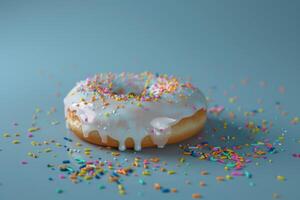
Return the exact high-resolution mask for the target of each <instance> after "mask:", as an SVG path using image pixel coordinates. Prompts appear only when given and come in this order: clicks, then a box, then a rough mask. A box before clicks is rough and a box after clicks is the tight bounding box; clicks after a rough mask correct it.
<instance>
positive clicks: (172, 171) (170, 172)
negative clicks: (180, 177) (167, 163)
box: [168, 170, 176, 175]
mask: <svg viewBox="0 0 300 200" xmlns="http://www.w3.org/2000/svg"><path fill="white" fill-rule="evenodd" d="M168 174H169V175H172V174H176V172H175V171H174V170H169V171H168Z"/></svg>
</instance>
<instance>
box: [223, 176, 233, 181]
mask: <svg viewBox="0 0 300 200" xmlns="http://www.w3.org/2000/svg"><path fill="white" fill-rule="evenodd" d="M225 178H226V179H227V180H231V179H232V178H233V177H232V176H230V175H226V176H225Z"/></svg>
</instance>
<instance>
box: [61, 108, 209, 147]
mask: <svg viewBox="0 0 300 200" xmlns="http://www.w3.org/2000/svg"><path fill="white" fill-rule="evenodd" d="M206 119H207V115H206V110H204V109H200V110H198V111H196V112H195V113H194V114H193V115H192V116H189V117H186V118H183V119H181V120H180V121H179V122H177V123H176V124H174V125H173V126H172V127H171V136H170V137H169V139H168V142H167V144H174V143H178V142H180V141H183V140H186V139H188V138H190V137H192V136H194V135H196V134H197V133H199V132H200V131H201V130H202V129H203V127H204V124H205V122H206ZM66 120H67V123H68V126H69V129H70V130H71V131H72V132H73V133H74V134H75V135H76V136H77V137H79V138H80V139H82V140H85V141H87V142H89V143H92V144H96V145H101V146H109V147H118V146H119V142H118V141H117V140H115V139H113V138H111V137H109V136H108V138H107V142H106V143H103V142H102V140H101V137H100V136H99V134H98V132H97V131H93V132H90V133H89V135H88V136H87V137H84V135H83V132H82V129H81V122H80V120H79V117H78V116H77V115H76V113H74V112H72V111H70V110H69V111H68V115H67V118H66ZM125 145H126V148H133V147H134V140H133V139H132V138H127V140H126V141H125ZM141 146H142V147H143V148H145V147H154V146H156V145H155V144H154V143H153V142H152V139H151V137H150V136H146V137H145V138H144V139H143V140H142V144H141Z"/></svg>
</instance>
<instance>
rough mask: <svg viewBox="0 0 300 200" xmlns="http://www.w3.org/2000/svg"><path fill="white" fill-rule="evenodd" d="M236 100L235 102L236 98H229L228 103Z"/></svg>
mask: <svg viewBox="0 0 300 200" xmlns="http://www.w3.org/2000/svg"><path fill="white" fill-rule="evenodd" d="M236 100H237V97H230V98H229V99H228V101H229V103H235V102H236Z"/></svg>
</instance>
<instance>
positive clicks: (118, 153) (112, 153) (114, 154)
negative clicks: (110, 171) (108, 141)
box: [111, 152, 120, 156]
mask: <svg viewBox="0 0 300 200" xmlns="http://www.w3.org/2000/svg"><path fill="white" fill-rule="evenodd" d="M111 155H113V156H119V155H120V152H111Z"/></svg>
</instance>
